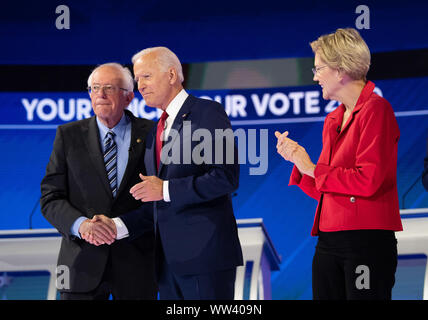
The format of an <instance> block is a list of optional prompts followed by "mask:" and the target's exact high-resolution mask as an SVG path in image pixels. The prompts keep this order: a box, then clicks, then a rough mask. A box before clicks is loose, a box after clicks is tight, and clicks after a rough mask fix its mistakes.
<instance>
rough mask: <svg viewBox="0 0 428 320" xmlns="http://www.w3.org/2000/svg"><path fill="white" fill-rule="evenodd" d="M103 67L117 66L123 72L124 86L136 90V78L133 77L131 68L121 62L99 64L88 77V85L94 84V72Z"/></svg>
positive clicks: (129, 89)
mask: <svg viewBox="0 0 428 320" xmlns="http://www.w3.org/2000/svg"><path fill="white" fill-rule="evenodd" d="M103 67H113V68H116V69H117V70H118V71H119V72H120V73H121V74H122V81H123V84H122V85H123V86H124V89H126V90H128V91H131V92H132V91H134V78H133V77H132V73H131V71H129V69H128V68H127V67H124V66H122V65H121V64H119V63H116V62H109V63H104V64H101V65H99V66H98V67H96V68H95V69H94V70H93V71H92V72H91V74H90V75H89V78H88V87H89V86H91V85H92V76H93V74H94V73H95V72H96V71H98V70H99V69H100V68H103Z"/></svg>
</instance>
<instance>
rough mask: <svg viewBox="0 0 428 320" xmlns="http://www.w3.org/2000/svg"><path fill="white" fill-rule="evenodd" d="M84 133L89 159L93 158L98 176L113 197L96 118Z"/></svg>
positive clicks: (83, 129) (91, 120)
mask: <svg viewBox="0 0 428 320" xmlns="http://www.w3.org/2000/svg"><path fill="white" fill-rule="evenodd" d="M82 132H83V141H85V145H86V148H87V150H88V154H89V157H90V158H91V160H92V163H93V165H94V167H95V170H96V173H97V176H98V177H99V179H100V180H101V184H102V185H103V188H104V190H105V191H106V192H107V194H108V195H109V196H110V197H112V193H111V190H110V185H109V182H108V178H107V173H106V169H105V166H104V159H103V152H102V150H101V146H100V133H99V130H98V126H97V122H96V120H95V117H92V118H91V119H90V120H89V122H88V126H85V127H83V128H82Z"/></svg>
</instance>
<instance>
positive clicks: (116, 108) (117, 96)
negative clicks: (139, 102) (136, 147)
mask: <svg viewBox="0 0 428 320" xmlns="http://www.w3.org/2000/svg"><path fill="white" fill-rule="evenodd" d="M91 86H92V88H98V92H94V91H92V92H91V94H90V97H91V102H92V109H93V110H94V113H95V114H96V116H97V117H98V118H99V119H100V120H101V122H102V123H103V124H105V125H106V126H107V127H109V128H112V127H114V126H115V125H116V124H117V123H118V122H119V121H120V119H121V118H122V115H123V110H124V109H125V108H126V107H127V106H128V105H129V103H130V102H131V101H132V99H133V98H134V93H133V92H129V91H127V90H125V89H123V79H122V74H121V72H120V71H119V70H117V69H116V68H112V67H107V66H106V67H101V68H100V69H98V70H97V71H95V72H94V74H93V75H92V83H91Z"/></svg>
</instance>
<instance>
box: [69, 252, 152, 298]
mask: <svg viewBox="0 0 428 320" xmlns="http://www.w3.org/2000/svg"><path fill="white" fill-rule="evenodd" d="M118 272H121V270H119V271H118ZM123 272H126V270H125V271H123V270H122V273H123ZM125 278H126V279H129V280H128V281H124V277H122V276H120V277H119V279H118V276H117V275H116V274H115V272H114V270H113V265H112V259H111V255H109V258H108V262H107V265H106V268H105V270H104V273H103V277H102V280H101V282H100V284H99V285H98V286H97V287H96V288H95V289H94V290H92V291H89V292H62V293H61V300H108V299H109V298H110V295H111V298H112V299H113V300H155V299H156V294H157V292H156V288H155V285H154V283H155V282H154V281H153V284H152V283H149V282H148V283H147V284H146V286H144V285H142V284H141V281H136V280H135V279H132V278H130V277H129V275H128V277H125Z"/></svg>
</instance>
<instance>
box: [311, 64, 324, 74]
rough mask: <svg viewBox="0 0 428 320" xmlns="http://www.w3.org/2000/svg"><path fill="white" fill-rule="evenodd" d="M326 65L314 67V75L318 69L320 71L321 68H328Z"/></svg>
mask: <svg viewBox="0 0 428 320" xmlns="http://www.w3.org/2000/svg"><path fill="white" fill-rule="evenodd" d="M326 67H327V66H321V67H316V68H312V72H313V74H314V76H315V75H316V74H317V73H318V71H320V70H321V69H323V68H326Z"/></svg>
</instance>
